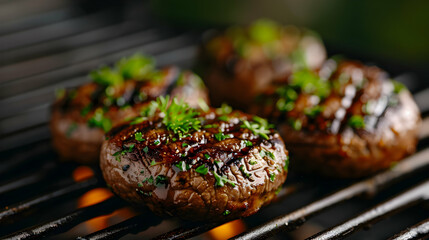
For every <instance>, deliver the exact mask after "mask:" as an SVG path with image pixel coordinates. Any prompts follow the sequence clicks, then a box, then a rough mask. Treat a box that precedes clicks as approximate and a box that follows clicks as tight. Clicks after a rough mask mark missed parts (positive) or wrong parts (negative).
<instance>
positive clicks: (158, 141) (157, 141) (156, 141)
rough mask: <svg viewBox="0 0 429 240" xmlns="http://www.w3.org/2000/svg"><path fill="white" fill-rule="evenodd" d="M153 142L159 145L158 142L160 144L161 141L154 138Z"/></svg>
mask: <svg viewBox="0 0 429 240" xmlns="http://www.w3.org/2000/svg"><path fill="white" fill-rule="evenodd" d="M153 144H155V145H159V144H161V141H160V140H159V139H156V140H155V141H153Z"/></svg>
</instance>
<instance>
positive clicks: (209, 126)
mask: <svg viewBox="0 0 429 240" xmlns="http://www.w3.org/2000/svg"><path fill="white" fill-rule="evenodd" d="M217 127H219V125H217V124H207V125H204V128H217Z"/></svg>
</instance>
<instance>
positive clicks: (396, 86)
mask: <svg viewBox="0 0 429 240" xmlns="http://www.w3.org/2000/svg"><path fill="white" fill-rule="evenodd" d="M392 83H393V92H394V93H396V94H398V93H400V92H401V91H402V90H405V89H407V87H405V85H404V84H403V83H401V82H398V81H395V80H392Z"/></svg>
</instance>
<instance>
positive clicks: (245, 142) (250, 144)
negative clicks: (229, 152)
mask: <svg viewBox="0 0 429 240" xmlns="http://www.w3.org/2000/svg"><path fill="white" fill-rule="evenodd" d="M244 145H246V147H252V146H253V143H252V142H251V141H249V140H244Z"/></svg>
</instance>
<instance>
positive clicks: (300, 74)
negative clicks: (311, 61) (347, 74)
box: [290, 69, 331, 99]
mask: <svg viewBox="0 0 429 240" xmlns="http://www.w3.org/2000/svg"><path fill="white" fill-rule="evenodd" d="M290 85H291V86H292V87H294V88H299V89H301V91H303V92H305V93H308V94H315V95H317V96H319V97H320V98H322V99H323V98H325V97H327V96H328V95H329V93H330V91H331V90H330V86H329V83H328V82H327V81H324V80H322V79H321V78H320V77H319V76H318V75H317V74H316V73H315V72H313V71H310V70H308V69H303V70H299V71H296V72H294V73H293V74H292V80H291V83H290Z"/></svg>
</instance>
